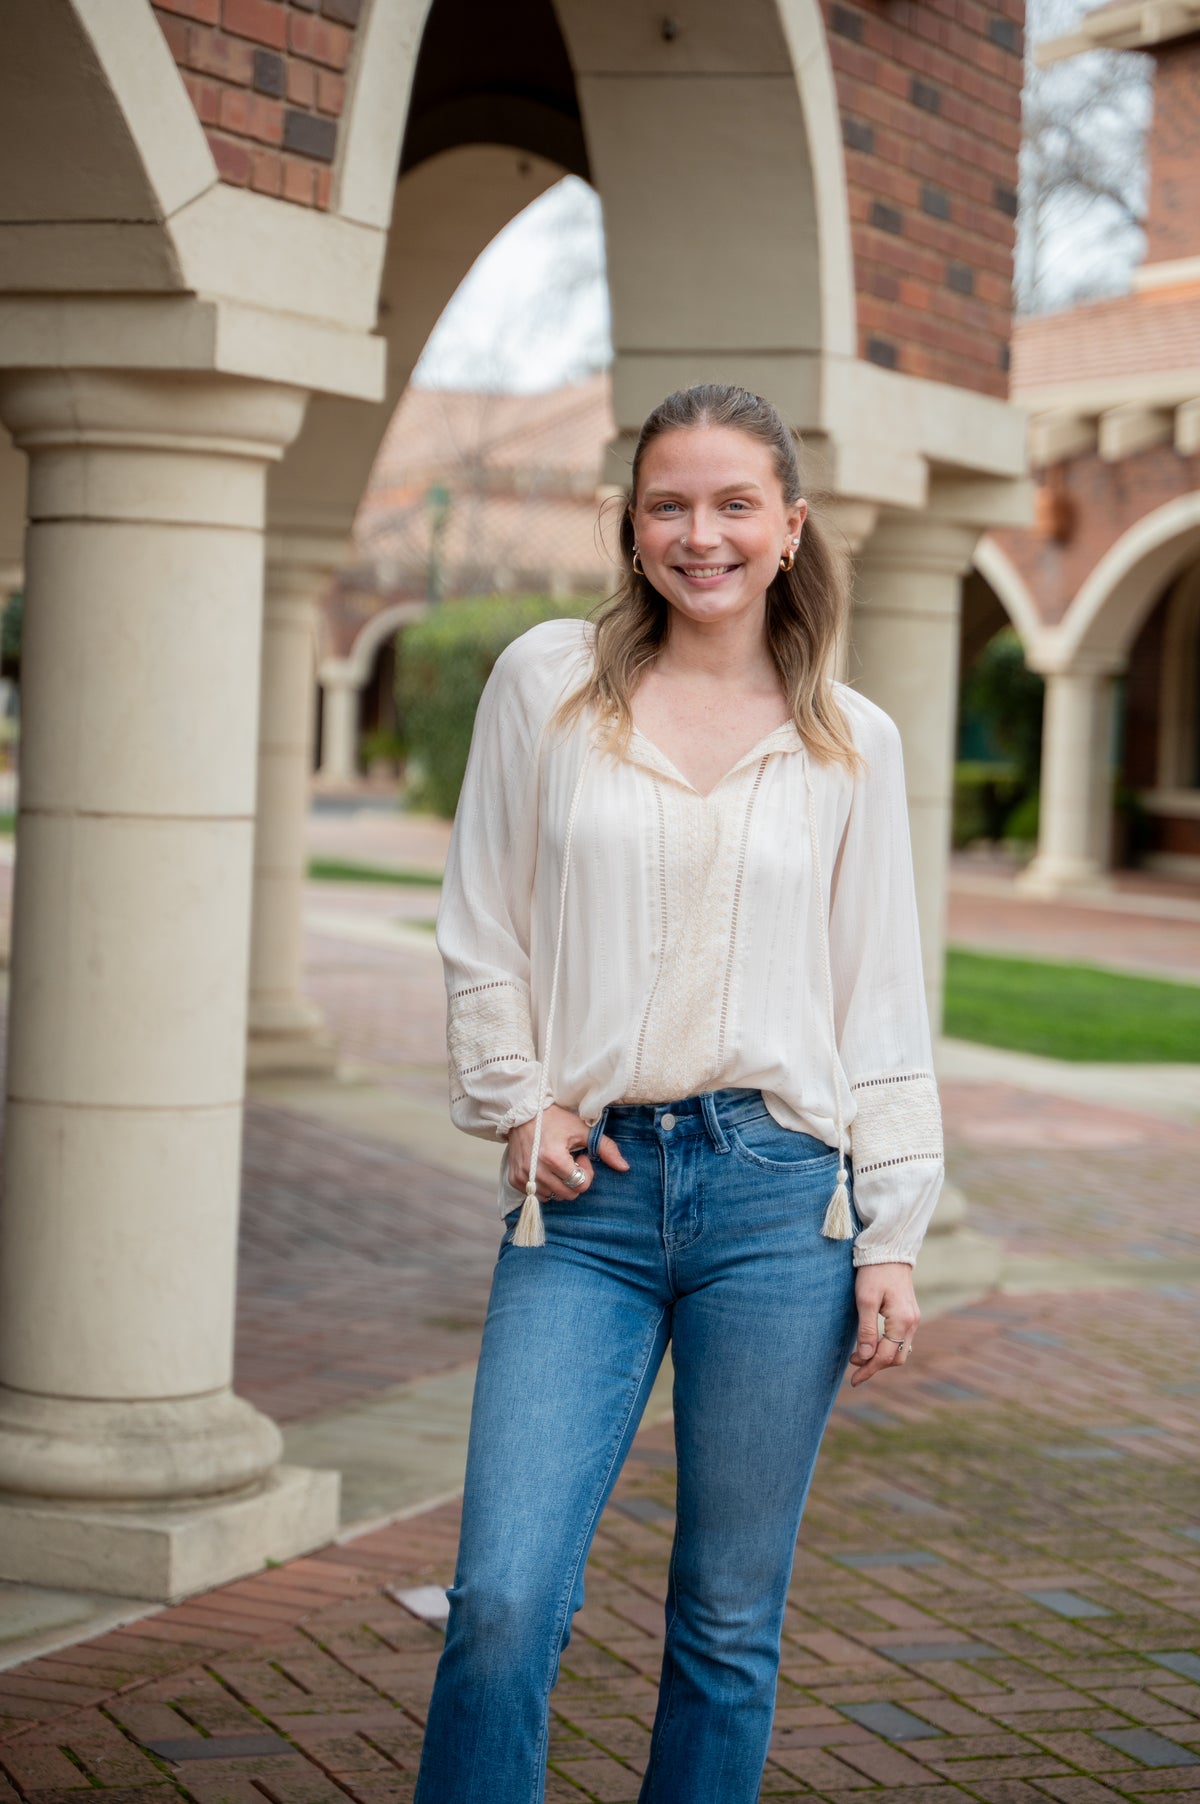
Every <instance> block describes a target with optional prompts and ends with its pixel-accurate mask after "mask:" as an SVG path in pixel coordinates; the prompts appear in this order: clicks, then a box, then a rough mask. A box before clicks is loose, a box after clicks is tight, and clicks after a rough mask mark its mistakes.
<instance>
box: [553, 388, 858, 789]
mask: <svg viewBox="0 0 1200 1804" xmlns="http://www.w3.org/2000/svg"><path fill="white" fill-rule="evenodd" d="M703 426H728V427H733V428H734V430H736V431H738V432H744V433H746V434H747V435H748V436H749V437H750V438H754V439H757V440H758V441H759V443H760V444H762V445H765V446H766V448H767V450H768V451H769V452H770V453H771V458H772V462H773V463H774V466H775V474H776V476H777V477H778V478H779V484H780V487H781V488H782V490H783V498H784V501H785V502H786V503H787V504H788V505H790V504H791V503H792V502H795V501H799V500H800V498H801V494H802V488H801V482H800V469H799V465H798V463H797V459H796V446H795V442H794V440H793V437H792V434H791V432H790V431H789V430H788V428H787V427H786V426H785V425H784V423H783V421H782V419H781V418H780V416H779V414H778V413H777V412H776V410H775V408H774V407H772V405H771V403H770V402H769V401H764V400H763V398H762V396H761V395H755V394H751V393H750V391H749V390H748V389H745V388H735V387H733V386H732V385H729V384H726V383H716V382H704V383H699V384H697V385H696V386H695V387H693V388H681V389H678V390H677V391H676V392H675V393H674V394H673V395H668V396H667V398H666V400H665V401H660V403H659V404H658V406H657V407H656V408H655V409H654V411H653V413H651V414H650V415H649V416H648V418H647V419H646V422H645V424H644V425H643V427H642V430H641V433H640V435H639V437H638V442H637V449H636V451H635V452H634V454H633V470H632V476H631V481H630V487H629V492H628V494H627V495H626V497H625V502H624V505H623V506H622V510H621V524H620V555H621V564H622V567H623V568H622V575H621V582H620V585H619V587H618V588H617V590H616V592H615V594H613V595H611V596H609V597H608V599H607V601H605V602H604V603H602V604H601V608H600V611H599V612H598V613H596V614H595V615H594V616H593V617H592V619H593V626H594V629H595V637H594V665H593V671H592V674H591V676H590V677H589V678H588V680H587V681H586V682H585V683H584V684H583V685H582V687H580V688H579V689H577V690H576V691H575V692H574V693H573V694H571V695H569V696H568V697H567V698H566V700H565V701H563V702H562V703H561V705H560V706H559V708H558V709H557V710H556V712H555V715H554V724H555V725H556V726H562V727H566V726H569V725H570V723H571V722H572V721H573V720H575V719H576V718H577V716H578V715H579V714H581V713H582V712H583V711H584V710H585V709H587V708H589V707H590V708H594V709H595V711H596V713H597V714H598V715H599V716H600V717H601V718H602V719H605V720H607V721H608V722H609V723H610V724H609V725H608V728H607V732H606V734H605V740H604V743H605V745H606V746H607V748H608V749H609V750H610V751H613V752H615V753H617V754H618V755H621V754H623V753H624V752H625V751H626V749H627V747H628V744H629V737H630V734H631V732H632V730H633V714H632V710H631V707H630V698H631V696H632V694H633V689H634V684H635V680H636V678H637V676H638V674H639V672H640V671H641V670H642V669H643V668H644V667H645V666H646V665H648V664H652V663H653V662H654V660H655V658H656V657H657V656H658V653H659V650H660V648H661V646H662V644H663V642H664V640H665V639H666V636H667V630H668V624H669V619H670V604H669V603H668V602H667V601H666V600H664V598H663V597H662V596H661V595H660V594H659V592H658V590H657V589H655V588H654V587H653V585H652V584H651V583H650V582H649V581H648V580H647V578H646V577H645V576H643V575H642V574H641V573H640V572H639V571H637V570H635V569H634V567H633V551H634V529H633V520H632V518H631V516H630V512H629V509H630V506H631V505H632V503H633V502H634V500H635V499H636V496H637V492H638V479H639V476H640V473H641V466H642V460H643V458H644V457H645V454H646V450H647V448H648V446H650V445H652V444H653V443H654V440H655V439H657V438H660V437H661V436H662V435H663V434H664V433H667V432H681V431H690V430H693V429H695V428H697V427H703ZM849 606H850V573H849V564H848V560H847V558H846V556H845V555H844V553H842V552H840V551H839V550H837V549H836V548H835V547H834V546H833V545H832V544H831V543H830V540H829V538H828V536H827V534H826V533H825V531H824V530H823V529H822V527H821V526H820V524H819V523H818V522H817V521H816V520H814V518H813V516H812V514H811V512H810V513H809V515H808V518H807V519H806V520H805V523H804V529H803V531H802V533H801V535H800V544H799V547H798V549H797V551H796V558H795V562H794V564H793V566H792V568H791V569H790V570H780V571H778V572H777V574H776V575H775V577H774V579H773V581H772V583H771V585H770V587H769V588H768V590H767V606H766V629H767V643H768V645H769V647H770V650H771V655H772V657H773V659H774V661H775V666H776V668H777V670H778V671H779V675H780V679H781V681H782V683H783V689H784V694H785V695H786V696H787V700H788V706H789V707H790V708H791V711H792V718H793V720H794V721H795V723H796V730H797V732H798V733H799V735H800V737H801V739H802V740H803V741H804V744H805V745H806V747H807V748H808V750H809V751H810V752H811V753H812V755H813V756H814V757H815V758H817V759H819V760H821V761H823V762H827V763H841V764H844V765H845V766H846V768H847V769H848V770H849V771H850V772H851V773H852V774H857V773H858V772H859V771H860V770H861V769H862V768H863V759H862V754H861V753H860V752H859V751H858V750H857V749H856V747H855V745H854V741H853V739H852V737H851V734H850V729H849V727H848V726H847V724H846V721H845V718H844V716H843V714H842V711H841V709H840V708H839V706H838V704H837V700H836V698H835V696H834V694H833V687H832V679H831V674H830V673H831V667H832V664H833V658H834V653H835V649H836V646H837V641H838V636H839V634H840V632H841V630H842V628H843V625H844V623H845V620H846V617H847V614H848V611H849Z"/></svg>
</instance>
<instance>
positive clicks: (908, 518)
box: [860, 508, 983, 577]
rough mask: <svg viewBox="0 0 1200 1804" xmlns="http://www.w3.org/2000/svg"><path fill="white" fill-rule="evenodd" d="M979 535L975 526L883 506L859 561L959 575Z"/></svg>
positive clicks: (868, 563)
mask: <svg viewBox="0 0 1200 1804" xmlns="http://www.w3.org/2000/svg"><path fill="white" fill-rule="evenodd" d="M982 536H983V532H982V528H980V527H978V526H968V525H964V524H962V523H961V522H960V521H955V520H939V519H937V518H935V517H934V516H933V515H930V514H928V513H919V512H912V513H909V512H902V511H901V510H900V509H898V508H883V509H881V510H880V514H879V519H878V521H877V523H876V526H875V529H874V531H873V532H872V533H871V534H870V536H869V538H868V539H867V540H866V542H865V543H864V545H863V548H862V552H861V554H860V555H861V561H862V563H863V564H864V565H886V566H888V567H890V568H892V569H895V570H906V571H928V572H930V573H932V574H936V575H939V576H956V577H957V576H963V575H965V574H966V572H967V571H968V570H969V569H970V568H971V559H972V557H973V556H974V554H975V547H976V545H977V544H978V543H979V541H980V539H981V537H982Z"/></svg>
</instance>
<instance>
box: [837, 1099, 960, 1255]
mask: <svg viewBox="0 0 1200 1804" xmlns="http://www.w3.org/2000/svg"><path fill="white" fill-rule="evenodd" d="M852 1089H853V1092H854V1097H855V1102H856V1104H857V1108H856V1112H855V1116H854V1120H853V1121H852V1123H851V1127H850V1135H851V1158H852V1162H853V1169H854V1206H855V1208H856V1210H857V1212H858V1215H859V1219H860V1220H861V1221H862V1223H863V1228H862V1231H861V1233H860V1234H859V1235H858V1237H857V1238H856V1240H855V1242H854V1263H855V1265H856V1266H857V1265H885V1264H893V1263H894V1264H901V1265H913V1264H915V1262H916V1258H917V1254H918V1253H919V1252H920V1249H921V1243H922V1241H923V1240H924V1238H925V1232H926V1229H927V1228H928V1226H929V1223H930V1221H931V1220H932V1218H933V1212H934V1210H935V1208H936V1207H937V1201H938V1197H939V1196H940V1194H941V1189H942V1184H943V1182H944V1179H945V1155H944V1150H943V1144H942V1114H941V1104H940V1101H939V1098H938V1090H937V1083H936V1080H935V1079H934V1076H933V1073H932V1072H931V1071H906V1072H899V1073H888V1074H887V1075H885V1076H880V1077H876V1078H866V1079H863V1080H860V1081H859V1082H857V1083H855V1084H853V1085H852Z"/></svg>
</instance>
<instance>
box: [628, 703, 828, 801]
mask: <svg viewBox="0 0 1200 1804" xmlns="http://www.w3.org/2000/svg"><path fill="white" fill-rule="evenodd" d="M801 744H802V741H801V738H800V735H799V733H798V732H797V730H796V723H795V721H794V720H785V721H781V723H780V724H779V726H777V727H774V728H772V730H771V731H770V732H769V733H767V734H766V735H765V736H764V737H763V738H762V739H760V740H759V742H758V744H757V745H753V746H751V748H750V750H749V751H748V752H743V753H742V756H741V757H740V758H739V759H738V760H737V762H736V763H735V764H731V765H730V767H729V769H728V770H727V771H726V772H725V774H724V775H723V776H721V777H718V778H717V781H716V782H715V783H714V784H713V786H712V788H711V789H708V790H699V789H697V788H696V786H695V784H694V783H691V782H689V780H688V779H687V777H685V776H684V774H683V772H682V771H681V770H680V769H679V768H678V767H677V766H676V765H674V764H672V762H671V760H670V759H669V758H668V757H667V754H666V753H665V752H663V751H660V750H659V748H658V746H656V745H655V743H654V741H653V740H652V739H648V738H647V737H646V735H645V733H643V732H642V729H641V728H640V727H639V726H638V725H637V724H636V723H635V724H634V726H633V730H632V732H631V733H630V736H629V757H630V758H631V759H632V760H633V761H634V762H635V763H637V764H644V765H646V766H648V768H649V769H651V770H656V771H658V772H659V774H660V775H661V776H664V777H670V778H671V780H672V781H673V782H675V783H678V784H680V785H681V786H682V787H683V788H684V789H686V790H687V791H688V793H689V794H690V795H694V796H695V797H696V799H697V801H700V802H708V801H711V800H712V798H713V796H715V795H716V793H717V791H718V789H720V787H721V785H722V784H723V783H727V782H728V781H729V779H730V777H732V776H733V775H734V774H735V772H737V771H739V770H741V769H742V768H743V767H744V766H745V765H747V764H753V763H755V762H756V761H757V760H758V759H759V758H762V757H763V756H764V755H765V754H768V753H770V752H774V751H795V750H796V748H797V747H798V746H800V745H801Z"/></svg>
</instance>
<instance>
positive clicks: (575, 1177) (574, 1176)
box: [567, 1165, 584, 1184]
mask: <svg viewBox="0 0 1200 1804" xmlns="http://www.w3.org/2000/svg"><path fill="white" fill-rule="evenodd" d="M583 1177H584V1174H583V1172H581V1171H580V1169H579V1167H578V1165H576V1166H575V1167H574V1168H573V1169H572V1172H571V1175H570V1177H569V1178H568V1179H567V1182H568V1183H569V1184H582V1183H583Z"/></svg>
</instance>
